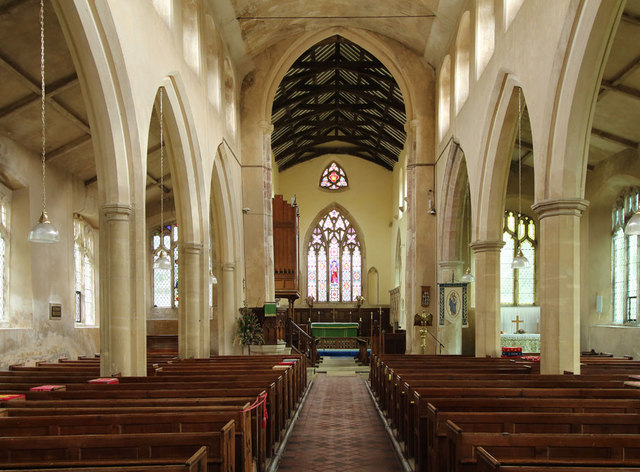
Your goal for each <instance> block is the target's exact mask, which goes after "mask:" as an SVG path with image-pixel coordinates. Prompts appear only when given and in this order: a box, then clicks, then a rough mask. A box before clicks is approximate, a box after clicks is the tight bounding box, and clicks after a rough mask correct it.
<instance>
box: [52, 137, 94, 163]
mask: <svg viewBox="0 0 640 472" xmlns="http://www.w3.org/2000/svg"><path fill="white" fill-rule="evenodd" d="M90 141H91V136H89V135H88V134H85V135H83V136H80V137H79V138H76V139H74V140H73V141H70V142H68V143H66V144H63V145H62V146H60V147H59V148H56V149H54V150H52V151H50V152H48V153H46V156H45V160H46V161H47V162H53V161H55V160H56V159H58V158H60V157H62V156H65V155H67V154H69V153H70V152H73V151H75V150H76V149H78V148H80V147H82V146H84V145H85V144H87V143H88V142H90Z"/></svg>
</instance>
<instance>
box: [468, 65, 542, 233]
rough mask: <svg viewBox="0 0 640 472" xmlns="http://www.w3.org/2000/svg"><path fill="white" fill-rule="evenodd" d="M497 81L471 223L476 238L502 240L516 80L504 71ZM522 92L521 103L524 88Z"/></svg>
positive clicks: (515, 116) (515, 118) (515, 111)
mask: <svg viewBox="0 0 640 472" xmlns="http://www.w3.org/2000/svg"><path fill="white" fill-rule="evenodd" d="M497 84H499V93H498V95H497V98H496V103H495V107H494V110H493V116H492V117H491V120H490V122H489V129H488V130H487V132H486V136H487V138H486V139H487V140H486V143H485V150H484V153H483V154H484V159H483V166H482V170H481V172H482V177H481V179H480V188H479V189H477V192H473V193H472V202H473V200H474V198H473V195H474V194H476V195H478V198H479V204H478V208H477V210H476V212H475V214H476V215H477V218H475V220H474V222H473V225H474V226H473V228H474V237H475V239H476V240H479V241H501V240H502V223H503V216H504V207H505V198H506V194H507V183H508V178H509V168H510V163H511V156H512V150H513V143H514V139H515V133H516V131H517V125H518V90H517V89H518V88H519V87H520V84H519V82H518V81H517V80H516V78H515V77H514V76H512V75H510V74H503V75H501V76H500V77H499V81H498V82H497ZM522 95H523V102H524V101H525V100H524V95H525V94H524V91H523V92H522ZM534 147H535V146H534ZM534 186H535V183H534ZM472 190H473V189H472ZM472 214H474V212H473V208H472ZM481 222H482V223H481Z"/></svg>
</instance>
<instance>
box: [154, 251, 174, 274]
mask: <svg viewBox="0 0 640 472" xmlns="http://www.w3.org/2000/svg"><path fill="white" fill-rule="evenodd" d="M153 268H154V269H161V270H169V269H171V261H170V260H169V256H167V253H166V252H164V251H161V254H160V257H158V258H157V259H156V261H155V262H154V263H153Z"/></svg>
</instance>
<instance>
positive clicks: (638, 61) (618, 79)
mask: <svg viewBox="0 0 640 472" xmlns="http://www.w3.org/2000/svg"><path fill="white" fill-rule="evenodd" d="M639 65H640V56H636V57H635V58H634V59H633V60H632V61H631V62H629V63H628V64H627V65H626V66H624V67H623V68H622V69H621V70H620V71H618V73H617V74H616V75H615V76H614V77H612V78H611V79H610V80H608V81H607V84H609V85H610V86H617V85H620V84H621V83H622V81H623V80H624V79H626V78H627V77H628V76H629V75H630V74H631V73H632V72H633V71H634V70H636V68H637V67H638V66H639ZM610 90H611V87H609V89H604V90H600V93H599V94H598V100H600V99H601V98H603V97H604V96H605V95H607V93H609V91H610Z"/></svg>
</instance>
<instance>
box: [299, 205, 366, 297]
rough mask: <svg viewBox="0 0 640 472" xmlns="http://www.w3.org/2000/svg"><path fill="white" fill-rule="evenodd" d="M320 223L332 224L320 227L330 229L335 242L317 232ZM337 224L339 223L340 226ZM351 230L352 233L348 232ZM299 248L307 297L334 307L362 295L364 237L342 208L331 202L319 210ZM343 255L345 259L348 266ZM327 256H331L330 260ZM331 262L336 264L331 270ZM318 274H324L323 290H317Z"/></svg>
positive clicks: (319, 288) (352, 219)
mask: <svg viewBox="0 0 640 472" xmlns="http://www.w3.org/2000/svg"><path fill="white" fill-rule="evenodd" d="M341 218H342V220H341ZM323 221H327V222H329V221H330V222H331V223H333V222H334V221H335V223H334V224H331V225H330V223H327V225H326V226H324V228H326V229H329V228H330V227H331V228H332V230H335V233H333V234H331V235H335V236H336V238H335V239H336V241H335V242H334V241H333V238H332V240H328V237H327V236H328V234H327V233H326V232H324V231H320V228H319V224H320V223H321V222H323ZM341 221H342V223H340V222H341ZM329 225H330V226H329ZM351 229H352V230H353V231H350V230H351ZM316 230H318V231H316ZM338 238H339V240H338ZM303 244H304V245H303V251H304V253H303V257H302V260H303V265H304V270H303V273H304V274H306V276H305V280H306V284H305V289H306V294H307V296H314V298H315V299H316V300H317V301H318V302H320V303H325V302H326V303H338V302H352V301H353V300H354V299H355V298H356V297H357V296H359V295H362V294H363V293H366V280H364V279H363V274H365V273H366V249H365V241H364V234H363V232H362V230H361V229H360V226H359V225H358V223H357V221H356V220H355V218H354V217H353V216H352V215H351V214H350V213H349V212H348V211H347V210H346V209H345V208H344V207H343V206H342V205H340V204H339V203H337V202H332V203H330V204H329V205H327V206H326V207H325V208H323V209H322V210H320V211H319V212H318V214H317V215H316V217H315V218H314V219H313V221H312V223H311V224H310V225H309V228H308V229H307V232H306V235H305V238H304V243H303ZM311 246H313V247H311ZM310 249H311V251H310ZM316 251H317V252H316ZM331 252H333V254H331ZM345 255H346V256H349V261H348V262H347V258H346V257H345ZM331 256H333V260H332V257H331ZM358 259H359V262H360V264H359V270H358V271H357V272H356V267H357V266H358V264H357V262H358ZM321 261H324V265H321V264H322V262H321ZM338 261H339V262H338ZM332 262H335V263H336V264H335V267H333V265H332ZM332 271H334V272H332ZM347 271H348V273H349V275H350V281H349V282H348V286H345V284H344V283H342V281H343V274H345V273H346V272H347ZM310 273H315V274H316V276H315V277H312V276H310V275H309V274H310ZM320 274H325V275H324V276H325V279H324V288H322V286H321V283H322V281H321V280H320V278H319V277H320ZM332 275H333V276H335V279H332ZM356 275H357V277H356ZM332 285H333V286H332ZM336 290H338V292H336ZM331 291H333V293H331ZM323 292H324V293H326V296H323V295H322V293H323Z"/></svg>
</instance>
